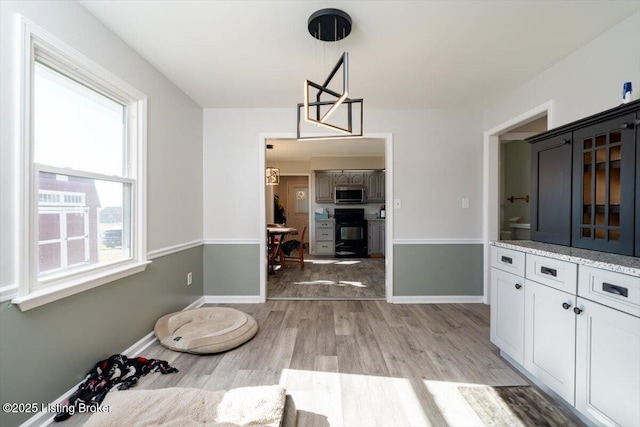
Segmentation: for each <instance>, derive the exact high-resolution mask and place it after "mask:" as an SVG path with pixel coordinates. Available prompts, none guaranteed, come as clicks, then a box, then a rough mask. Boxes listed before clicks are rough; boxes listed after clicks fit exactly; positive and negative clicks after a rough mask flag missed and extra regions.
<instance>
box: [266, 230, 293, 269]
mask: <svg viewBox="0 0 640 427" xmlns="http://www.w3.org/2000/svg"><path fill="white" fill-rule="evenodd" d="M296 234H298V230H297V229H295V228H293V227H267V253H268V255H267V258H268V260H269V274H274V273H275V264H276V261H277V260H278V257H279V255H280V246H281V244H282V242H283V241H284V238H285V236H287V235H296ZM277 237H280V240H279V242H278V244H276V238H277Z"/></svg>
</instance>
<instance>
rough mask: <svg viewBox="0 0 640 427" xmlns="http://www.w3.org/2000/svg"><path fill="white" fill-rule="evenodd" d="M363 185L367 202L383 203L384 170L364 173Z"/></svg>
mask: <svg viewBox="0 0 640 427" xmlns="http://www.w3.org/2000/svg"><path fill="white" fill-rule="evenodd" d="M364 185H365V188H366V190H367V202H370V203H376V202H382V203H384V197H385V173H384V171H380V172H368V173H366V174H365V176H364Z"/></svg>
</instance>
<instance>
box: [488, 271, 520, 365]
mask: <svg viewBox="0 0 640 427" xmlns="http://www.w3.org/2000/svg"><path fill="white" fill-rule="evenodd" d="M491 342H492V343H494V344H495V345H497V346H498V347H499V348H500V350H502V351H503V352H505V353H506V354H507V355H509V356H510V357H511V358H512V359H513V360H515V361H516V362H518V363H519V364H520V365H522V364H523V363H524V362H523V361H524V278H522V277H519V276H516V275H515V274H511V273H507V272H505V271H502V270H498V269H496V268H492V269H491Z"/></svg>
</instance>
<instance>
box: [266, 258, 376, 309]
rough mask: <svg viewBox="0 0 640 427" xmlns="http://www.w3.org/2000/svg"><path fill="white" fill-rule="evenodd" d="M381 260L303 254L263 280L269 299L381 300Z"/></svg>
mask: <svg viewBox="0 0 640 427" xmlns="http://www.w3.org/2000/svg"><path fill="white" fill-rule="evenodd" d="M384 262H385V260H384V258H327V257H324V258H320V257H316V258H314V257H313V256H310V255H308V254H305V267H304V270H302V269H300V264H298V263H291V262H287V263H285V267H284V268H282V269H280V270H278V271H276V273H275V274H270V275H268V277H267V298H269V299H274V298H275V299H384V298H385V283H384V282H385V269H384Z"/></svg>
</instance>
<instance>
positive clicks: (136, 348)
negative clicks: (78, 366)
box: [20, 297, 205, 427]
mask: <svg viewBox="0 0 640 427" xmlns="http://www.w3.org/2000/svg"><path fill="white" fill-rule="evenodd" d="M204 303H205V297H200V298H198V299H197V300H195V301H194V302H192V303H191V304H189V305H188V306H186V307H185V308H183V310H190V309H192V308H198V307H200V306H202V305H203V304H204ZM156 341H157V339H156V335H155V333H153V331H152V332H149V333H148V334H147V335H145V336H144V337H142V338H141V339H140V340H138V341H137V342H136V343H134V344H133V345H132V346H131V347H129V348H127V349H126V350H124V351H123V352H122V353H121V354H124V355H125V356H127V357H137V356H139V355H140V353H142V352H143V351H144V350H146V349H147V348H148V347H149V346H150V345H151V344H153V343H154V342H156ZM83 382H84V378H83V379H82V381H80V382H79V383H78V384H76V385H74V386H73V387H72V388H71V389H69V390H67V391H66V392H65V393H64V394H63V395H62V396H60V397H58V398H57V399H56V400H54V401H53V402H52V403H50V404H49V406H50V407H53V408H56V407H59V406H61V405H62V402H64V401H65V400H67V399H68V398H69V397H71V395H72V394H73V393H74V392H75V391H76V390H77V389H78V386H80V384H82V383H83ZM55 415H56V414H55V413H51V412H38V413H37V414H35V415H34V416H33V417H31V418H29V419H28V420H27V421H25V422H24V423H22V424H21V425H20V427H31V426H42V425H49V424H51V423H53V417H54V416H55Z"/></svg>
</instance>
